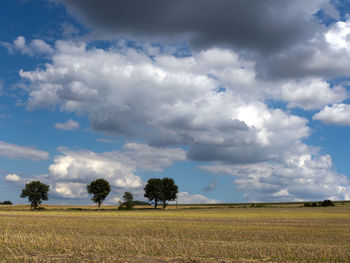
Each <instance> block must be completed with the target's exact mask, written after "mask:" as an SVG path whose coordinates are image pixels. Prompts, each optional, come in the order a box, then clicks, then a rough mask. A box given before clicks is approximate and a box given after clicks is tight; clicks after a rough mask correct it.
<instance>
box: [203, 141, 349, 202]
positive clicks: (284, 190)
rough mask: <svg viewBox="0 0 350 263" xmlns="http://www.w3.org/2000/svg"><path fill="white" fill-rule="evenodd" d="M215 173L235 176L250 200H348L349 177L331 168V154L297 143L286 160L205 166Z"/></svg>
mask: <svg viewBox="0 0 350 263" xmlns="http://www.w3.org/2000/svg"><path fill="white" fill-rule="evenodd" d="M201 168H202V169H204V170H206V171H208V172H210V173H215V174H229V175H232V176H234V177H235V178H236V179H235V181H234V182H235V184H236V185H237V188H238V189H239V190H241V191H243V193H244V197H245V198H246V200H248V201H297V200H299V201H301V200H323V199H332V200H348V199H349V198H350V180H349V179H348V178H347V177H346V176H345V175H342V174H338V173H337V172H336V171H334V169H333V167H332V159H331V156H330V155H319V154H318V153H317V149H314V148H311V147H309V146H307V145H305V144H297V145H296V146H295V148H294V150H293V151H290V152H286V153H285V154H284V156H283V162H275V163H273V162H270V163H260V164H249V165H225V164H216V165H205V166H202V167H201Z"/></svg>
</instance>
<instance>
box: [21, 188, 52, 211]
mask: <svg viewBox="0 0 350 263" xmlns="http://www.w3.org/2000/svg"><path fill="white" fill-rule="evenodd" d="M49 189H50V186H48V185H46V184H44V183H42V182H40V181H32V182H30V183H27V184H26V186H25V188H24V189H23V190H22V193H21V195H20V197H22V198H26V197H28V202H30V205H31V207H32V208H34V209H36V208H37V207H38V206H39V205H40V204H41V202H42V201H43V200H49V197H48V192H49Z"/></svg>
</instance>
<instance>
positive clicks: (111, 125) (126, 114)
mask: <svg viewBox="0 0 350 263" xmlns="http://www.w3.org/2000/svg"><path fill="white" fill-rule="evenodd" d="M56 49H57V50H56V53H55V55H54V56H53V57H52V60H53V61H52V64H47V65H46V69H44V70H40V69H38V70H36V71H32V72H24V71H20V75H21V77H22V78H24V79H27V80H29V81H30V82H31V83H32V85H30V86H29V87H28V89H29V100H28V108H30V109H33V108H36V107H50V106H56V105H58V106H59V107H60V108H61V109H62V110H65V111H68V112H76V113H78V114H80V113H87V114H88V115H89V119H90V122H91V125H92V127H93V128H94V129H96V130H99V131H104V132H107V133H111V134H114V135H124V136H135V137H142V138H146V140H147V141H148V142H149V143H150V144H152V145H163V146H168V145H184V146H188V147H189V149H190V150H189V153H188V156H189V157H190V158H191V159H194V160H200V161H203V160H204V161H207V160H226V161H230V162H235V163H241V162H257V161H263V160H267V159H269V158H276V157H277V156H279V154H278V153H276V149H277V148H278V149H279V150H282V149H284V148H288V147H289V145H290V144H291V143H293V142H294V141H295V140H299V139H302V138H304V137H306V136H308V134H309V128H308V127H307V126H306V123H307V120H306V119H304V118H301V117H298V116H293V115H290V114H287V113H285V112H283V111H281V110H279V109H270V108H268V107H267V106H266V105H265V104H264V103H263V102H262V101H261V100H259V98H263V97H264V96H265V95H264V94H265V93H266V92H268V91H269V90H270V89H271V87H268V86H269V85H267V84H266V83H265V84H260V83H259V82H258V81H257V80H256V79H255V72H254V63H253V62H250V61H245V60H242V59H240V58H239V57H238V55H237V54H236V53H234V52H232V51H229V50H222V49H211V50H207V51H203V52H200V53H198V54H195V55H194V56H192V57H183V58H179V57H175V56H172V55H169V54H162V53H160V54H157V55H155V56H154V57H153V59H152V58H150V57H149V56H148V55H147V54H146V53H143V52H139V51H136V50H134V49H132V48H128V47H123V48H121V49H118V50H113V49H111V50H101V49H91V50H87V48H86V46H85V45H84V44H74V43H72V42H63V41H58V42H57V43H56ZM258 83H259V84H258ZM252 94H258V95H254V96H250V95H252ZM259 94H260V95H259ZM281 120H283V121H281ZM279 150H278V151H279ZM272 155H273V156H272Z"/></svg>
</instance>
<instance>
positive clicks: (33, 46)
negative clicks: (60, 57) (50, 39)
mask: <svg viewBox="0 0 350 263" xmlns="http://www.w3.org/2000/svg"><path fill="white" fill-rule="evenodd" d="M0 44H1V45H2V46H3V47H5V48H7V49H8V51H9V52H10V53H13V52H15V51H18V52H20V53H22V54H25V55H29V56H34V55H47V54H52V53H53V52H54V50H53V48H52V47H51V46H50V45H49V44H47V43H46V42H45V41H44V40H42V39H33V40H32V41H31V42H30V43H29V44H27V42H26V39H25V37H23V36H18V37H17V38H16V39H15V40H13V43H6V42H1V43H0Z"/></svg>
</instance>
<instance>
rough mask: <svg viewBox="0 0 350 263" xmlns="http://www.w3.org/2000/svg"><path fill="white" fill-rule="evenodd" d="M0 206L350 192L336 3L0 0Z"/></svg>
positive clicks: (346, 60)
mask: <svg viewBox="0 0 350 263" xmlns="http://www.w3.org/2000/svg"><path fill="white" fill-rule="evenodd" d="M0 25H1V26H0V201H1V200H10V201H12V202H13V203H25V202H26V200H24V199H21V198H20V197H19V195H20V192H21V189H23V187H24V185H25V184H26V183H28V182H29V181H31V180H40V181H42V182H44V183H46V184H48V185H49V186H50V192H49V201H48V202H47V203H50V204H90V203H91V200H90V198H91V197H89V196H88V194H87V191H86V185H87V184H89V183H90V182H91V181H93V180H95V179H97V178H104V179H106V180H108V181H109V182H110V184H111V186H112V191H111V193H110V195H109V196H108V198H107V199H106V201H105V203H106V204H117V202H118V201H120V200H121V198H122V196H123V193H124V192H125V191H129V192H131V193H133V195H134V197H135V199H138V200H144V197H143V193H144V191H143V187H144V185H145V184H146V182H147V180H148V179H150V178H154V177H156V178H163V177H171V178H173V179H174V180H175V182H176V184H177V185H178V186H179V203H217V202H263V201H268V202H279V201H305V200H307V201H311V200H324V199H332V200H349V199H350V162H349V156H350V140H349V139H348V138H349V134H350V100H349V94H350V93H349V90H350V3H348V1H346V0H308V1H304V0H291V1H280V0H262V1H254V0H236V1H232V0H220V1H212V0H177V1H163V0H143V1H137V0H128V1H123V0H100V1H94V0H2V1H1V2H0Z"/></svg>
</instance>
